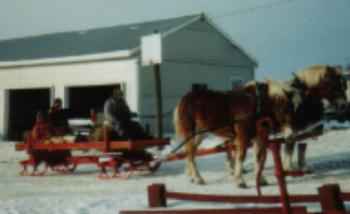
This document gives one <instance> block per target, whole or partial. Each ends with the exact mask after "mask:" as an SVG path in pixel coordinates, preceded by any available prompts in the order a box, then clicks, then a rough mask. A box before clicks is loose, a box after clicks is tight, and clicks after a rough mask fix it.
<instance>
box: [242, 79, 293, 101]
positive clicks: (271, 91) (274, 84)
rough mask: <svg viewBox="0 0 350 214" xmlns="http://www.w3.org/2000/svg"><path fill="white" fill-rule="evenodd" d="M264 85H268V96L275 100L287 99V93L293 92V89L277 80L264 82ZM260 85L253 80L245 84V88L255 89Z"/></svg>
mask: <svg viewBox="0 0 350 214" xmlns="http://www.w3.org/2000/svg"><path fill="white" fill-rule="evenodd" d="M262 83H263V84H266V85H267V88H268V90H267V93H268V96H269V97H271V98H275V99H286V98H287V96H286V92H290V91H292V88H291V87H289V86H288V85H287V84H283V83H281V82H279V81H275V80H266V81H264V82H262ZM257 84H258V82H257V81H255V80H252V81H249V82H247V83H246V84H245V86H244V87H246V88H247V87H253V86H256V85H257Z"/></svg>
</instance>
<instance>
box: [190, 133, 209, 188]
mask: <svg viewBox="0 0 350 214" xmlns="http://www.w3.org/2000/svg"><path fill="white" fill-rule="evenodd" d="M202 138H203V136H202V135H197V136H196V137H195V141H194V142H193V141H190V142H189V143H187V144H186V154H187V174H188V175H189V176H190V177H191V182H193V183H196V184H205V181H204V179H203V178H202V177H201V175H200V173H199V171H198V167H197V164H196V161H195V156H196V151H197V148H198V146H199V145H200V142H201V140H202Z"/></svg>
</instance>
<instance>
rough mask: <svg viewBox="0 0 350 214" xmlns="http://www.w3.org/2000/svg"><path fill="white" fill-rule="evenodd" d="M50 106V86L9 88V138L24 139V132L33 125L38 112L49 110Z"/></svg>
mask: <svg viewBox="0 0 350 214" xmlns="http://www.w3.org/2000/svg"><path fill="white" fill-rule="evenodd" d="M49 107H50V89H49V88H40V89H11V90H9V117H8V119H9V120H8V133H7V136H8V139H9V140H16V141H18V140H23V134H24V132H25V131H27V130H30V129H31V128H32V127H33V124H34V122H35V115H36V113H37V112H38V111H42V112H47V111H48V109H49Z"/></svg>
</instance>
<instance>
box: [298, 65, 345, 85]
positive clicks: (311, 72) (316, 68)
mask: <svg viewBox="0 0 350 214" xmlns="http://www.w3.org/2000/svg"><path fill="white" fill-rule="evenodd" d="M329 69H330V67H329V66H327V65H312V66H309V67H307V68H305V69H302V70H299V71H298V72H297V73H296V74H295V75H296V77H297V78H298V79H299V80H300V81H302V82H304V83H305V85H306V86H307V87H309V88H312V87H315V86H317V85H319V84H320V82H321V80H322V79H323V78H324V77H325V76H326V74H327V71H328V70H329ZM335 71H336V72H337V73H338V72H340V71H339V70H336V69H335ZM339 74H340V73H339Z"/></svg>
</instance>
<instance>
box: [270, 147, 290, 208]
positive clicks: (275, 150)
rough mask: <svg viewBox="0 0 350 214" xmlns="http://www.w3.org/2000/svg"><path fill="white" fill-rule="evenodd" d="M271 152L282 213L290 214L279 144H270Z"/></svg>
mask: <svg viewBox="0 0 350 214" xmlns="http://www.w3.org/2000/svg"><path fill="white" fill-rule="evenodd" d="M270 147H271V150H272V157H273V161H274V164H275V176H276V178H277V183H278V188H279V191H280V194H281V203H282V213H283V214H291V213H292V212H291V207H290V201H289V195H288V190H287V184H286V180H285V172H284V170H283V167H282V160H281V144H277V143H272V144H270Z"/></svg>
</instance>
